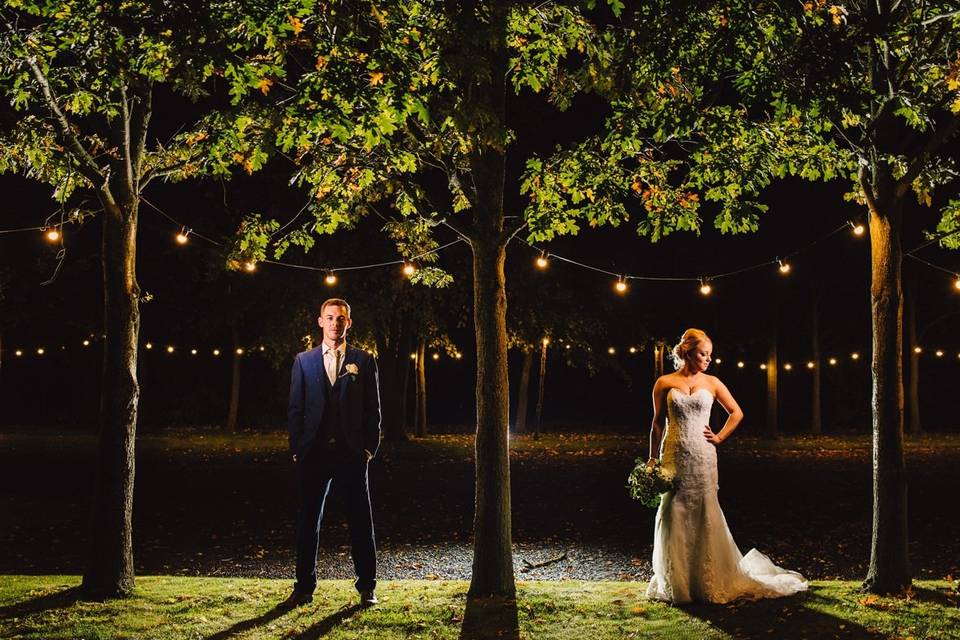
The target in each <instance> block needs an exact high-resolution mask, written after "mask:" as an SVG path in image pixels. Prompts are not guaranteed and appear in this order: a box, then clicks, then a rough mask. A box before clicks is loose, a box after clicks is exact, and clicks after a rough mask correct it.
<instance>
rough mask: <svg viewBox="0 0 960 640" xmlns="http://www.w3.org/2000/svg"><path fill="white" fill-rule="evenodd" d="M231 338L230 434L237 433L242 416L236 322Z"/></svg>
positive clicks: (238, 336)
mask: <svg viewBox="0 0 960 640" xmlns="http://www.w3.org/2000/svg"><path fill="white" fill-rule="evenodd" d="M230 336H231V338H232V341H233V353H232V356H231V357H232V358H233V360H232V361H231V367H230V406H229V408H228V409H227V425H226V429H227V432H228V433H236V431H237V418H238V417H239V414H240V354H239V353H237V351H239V349H240V329H239V328H237V321H236V320H234V321H233V323H232V324H231V326H230Z"/></svg>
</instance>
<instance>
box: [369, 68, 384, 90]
mask: <svg viewBox="0 0 960 640" xmlns="http://www.w3.org/2000/svg"><path fill="white" fill-rule="evenodd" d="M381 82H383V72H382V71H371V72H370V86H371V87H375V86H377V85H378V84H380V83H381Z"/></svg>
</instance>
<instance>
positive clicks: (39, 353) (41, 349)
mask: <svg viewBox="0 0 960 640" xmlns="http://www.w3.org/2000/svg"><path fill="white" fill-rule="evenodd" d="M46 352H47V351H46V349H44V348H43V347H40V348H39V349H37V355H38V356H42V355H43V354H45V353H46Z"/></svg>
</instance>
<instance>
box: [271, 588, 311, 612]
mask: <svg viewBox="0 0 960 640" xmlns="http://www.w3.org/2000/svg"><path fill="white" fill-rule="evenodd" d="M311 602H313V594H312V593H306V592H304V591H294V592H293V593H291V594H290V596H289V597H287V599H286V600H284V601H283V602H281V603H280V604H278V605H277V607H278V608H280V609H295V608H296V607H299V606H300V605H303V604H309V603H311Z"/></svg>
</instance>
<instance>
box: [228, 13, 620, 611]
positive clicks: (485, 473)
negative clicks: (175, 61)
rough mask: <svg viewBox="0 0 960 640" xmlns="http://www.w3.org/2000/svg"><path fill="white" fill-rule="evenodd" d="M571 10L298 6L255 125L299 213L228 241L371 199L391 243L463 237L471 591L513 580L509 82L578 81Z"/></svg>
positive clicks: (509, 589) (258, 242) (512, 136)
mask: <svg viewBox="0 0 960 640" xmlns="http://www.w3.org/2000/svg"><path fill="white" fill-rule="evenodd" d="M609 2H610V5H611V6H612V7H615V8H619V7H620V3H619V2H617V1H616V0H609ZM588 4H589V3H588ZM617 10H619V9H617ZM584 11H585V9H584V5H583V4H582V3H579V2H569V3H561V2H557V3H547V4H545V5H542V4H535V3H523V2H516V3H502V2H488V1H483V0H476V1H471V2H464V3H446V2H441V1H440V0H413V1H403V2H401V1H400V0H387V1H384V2H378V3H375V4H374V3H366V2H363V3H347V2H341V1H337V2H328V3H326V4H325V5H324V11H317V12H315V13H313V14H312V15H310V16H301V18H304V19H303V20H300V19H298V20H297V26H298V28H299V29H301V30H302V32H300V41H301V42H302V43H303V46H302V47H301V48H300V49H298V50H296V51H294V50H291V51H290V56H289V62H288V64H287V67H286V68H285V69H283V70H278V72H277V74H278V75H277V78H276V82H275V86H278V87H279V89H278V91H277V92H275V93H277V94H279V93H281V92H282V93H283V96H282V98H281V99H279V100H278V101H277V103H276V109H275V111H274V112H273V113H274V115H273V116H271V119H270V121H269V122H268V123H265V126H271V127H273V128H274V130H275V131H276V135H277V146H278V147H279V148H280V151H281V152H282V153H283V154H285V155H286V157H287V158H290V159H292V160H293V161H294V163H295V165H296V167H295V173H294V182H295V183H296V184H298V185H299V186H301V187H303V188H305V189H307V190H308V192H309V194H310V196H311V204H310V207H309V210H310V212H311V213H312V214H313V215H312V216H310V217H309V218H308V219H304V220H303V221H302V223H301V224H300V225H299V226H294V227H292V228H290V229H289V230H286V231H285V232H284V233H283V235H281V236H278V237H276V238H274V237H273V235H274V234H276V233H277V232H278V230H279V229H280V224H279V223H278V222H276V221H273V220H263V219H261V218H259V217H256V216H253V217H251V218H250V220H249V221H248V222H247V223H246V224H245V225H244V227H243V229H241V240H240V241H239V242H238V245H237V249H238V251H237V256H238V259H243V260H259V259H263V258H264V257H266V254H267V253H266V252H267V249H268V247H269V248H270V249H271V250H272V251H273V252H274V253H273V255H278V254H282V253H283V252H284V251H285V250H287V249H288V248H289V247H290V246H291V245H299V246H301V247H303V248H304V249H309V248H310V247H311V246H312V245H313V244H314V242H315V234H317V233H329V232H333V231H335V230H337V229H340V228H344V227H351V226H353V224H355V222H356V220H357V219H358V218H359V217H361V216H362V215H364V214H365V213H369V212H371V211H373V210H374V205H375V204H376V203H381V202H385V203H389V204H390V205H391V206H392V208H393V209H394V212H393V214H392V217H391V219H390V222H389V223H388V225H387V228H386V231H387V233H388V234H390V235H391V237H394V238H395V239H396V240H397V242H398V245H399V248H400V250H401V253H402V254H403V255H405V256H413V255H416V254H417V251H414V250H413V247H414V246H416V247H419V248H421V249H422V248H424V247H426V248H429V247H431V246H437V244H436V240H435V239H434V238H433V235H434V231H435V230H436V229H437V228H439V227H443V228H445V229H446V230H449V231H452V232H453V233H455V234H456V235H457V236H459V237H460V238H462V239H463V240H465V241H467V242H468V243H469V246H470V248H471V253H472V274H473V279H472V280H473V287H472V288H473V323H474V329H475V334H476V346H477V383H476V398H477V432H476V500H475V516H474V561H473V575H472V579H471V586H470V594H471V596H480V595H505V596H512V595H513V594H514V593H515V586H514V581H513V562H512V549H511V546H512V545H511V516H510V513H511V512H510V467H509V450H508V448H509V445H508V437H507V429H508V389H507V382H506V381H507V331H506V293H505V287H504V283H505V276H504V260H505V255H506V246H507V243H508V242H509V241H510V239H511V238H513V237H514V236H515V234H517V233H519V232H520V231H521V230H522V228H523V222H522V221H519V220H517V221H508V220H507V218H506V216H505V213H504V207H505V204H504V199H505V194H507V191H506V179H507V174H506V166H507V165H506V154H507V150H508V148H510V147H511V146H512V145H513V144H514V143H515V140H516V137H517V133H516V132H515V131H514V130H513V129H512V128H511V125H510V121H509V119H508V115H509V114H511V113H512V112H511V110H510V109H511V107H512V106H516V105H513V101H514V100H515V99H516V97H517V96H518V95H519V94H521V92H522V91H523V90H526V89H529V90H532V92H534V93H537V92H540V91H541V90H542V89H544V88H545V86H546V85H547V84H549V83H553V82H554V81H555V79H557V78H563V79H564V81H565V82H567V83H568V86H566V87H565V88H564V87H560V86H559V85H558V86H557V87H556V89H557V90H556V91H553V90H551V91H550V96H549V97H550V99H551V101H552V102H553V103H554V104H558V105H560V106H563V107H566V106H568V105H569V102H570V99H571V97H572V95H573V94H575V93H582V92H585V91H589V90H590V86H591V85H592V84H593V79H592V78H593V75H594V74H595V71H596V69H597V67H596V66H595V65H594V62H595V61H596V60H597V57H598V56H600V55H602V54H603V52H602V50H601V47H600V46H599V45H600V44H602V38H601V37H600V36H599V35H598V31H599V30H600V29H602V26H601V25H594V24H593V23H592V22H590V20H588V19H587V18H586V16H585V13H584ZM530 43H536V44H535V45H534V46H535V49H528V45H529V44H530ZM281 79H282V81H281ZM521 110H523V109H521ZM528 134H529V132H528ZM418 274H421V275H419V276H418V277H419V278H421V279H428V278H430V277H432V276H433V272H431V271H430V270H428V269H421V270H419V271H418Z"/></svg>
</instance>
